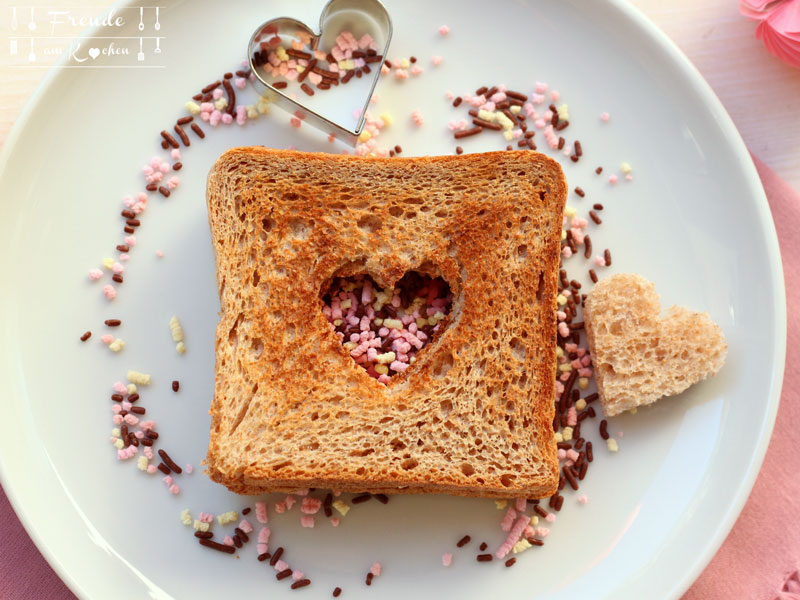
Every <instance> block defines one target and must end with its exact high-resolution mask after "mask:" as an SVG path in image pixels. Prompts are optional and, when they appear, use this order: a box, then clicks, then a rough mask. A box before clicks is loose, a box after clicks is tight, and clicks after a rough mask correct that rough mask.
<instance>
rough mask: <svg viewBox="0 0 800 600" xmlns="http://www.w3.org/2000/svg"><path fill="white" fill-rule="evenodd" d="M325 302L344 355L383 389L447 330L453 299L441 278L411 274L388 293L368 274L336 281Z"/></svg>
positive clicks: (329, 320) (324, 299)
mask: <svg viewBox="0 0 800 600" xmlns="http://www.w3.org/2000/svg"><path fill="white" fill-rule="evenodd" d="M322 299H323V302H324V304H325V305H324V307H323V309H322V312H323V313H324V315H325V317H326V318H327V319H328V322H329V323H330V326H331V328H332V329H333V331H334V332H335V333H336V337H338V338H339V340H340V341H341V342H342V345H343V346H344V348H345V350H347V352H348V353H349V354H350V356H351V358H352V359H353V360H354V361H355V362H356V364H358V365H360V366H361V367H363V368H364V369H366V371H367V373H368V374H369V375H370V376H371V377H375V378H376V379H377V380H378V381H380V382H381V383H384V384H385V383H389V381H390V379H391V377H392V376H394V375H396V374H398V373H402V372H404V371H405V370H406V369H408V367H409V366H411V365H413V364H414V362H415V361H416V358H417V355H418V354H419V353H420V352H421V351H422V350H423V349H424V348H425V347H426V346H427V345H428V344H430V343H431V341H433V339H434V338H435V337H436V336H437V335H438V334H440V333H441V331H440V330H441V329H442V327H443V326H444V327H446V326H447V316H448V314H449V313H450V307H451V306H452V303H453V294H452V292H451V291H450V286H449V285H448V284H447V282H446V281H445V280H444V279H442V278H441V277H436V278H432V277H430V276H428V275H424V274H422V273H419V272H417V271H410V272H408V273H406V274H405V275H404V276H403V277H402V278H401V279H400V280H399V281H398V282H397V283H396V284H395V285H394V286H389V287H387V288H382V287H381V286H380V285H379V284H377V283H376V282H375V280H374V279H373V278H372V277H370V276H369V275H363V274H362V275H354V276H351V277H336V278H335V279H334V280H333V282H331V285H330V288H329V289H328V290H327V292H326V293H325V294H324V295H323V298H322Z"/></svg>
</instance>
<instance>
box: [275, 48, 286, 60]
mask: <svg viewBox="0 0 800 600" xmlns="http://www.w3.org/2000/svg"><path fill="white" fill-rule="evenodd" d="M275 54H276V55H277V56H278V58H279V59H281V60H289V55H288V54H286V48H284V47H283V46H278V47H277V48H275Z"/></svg>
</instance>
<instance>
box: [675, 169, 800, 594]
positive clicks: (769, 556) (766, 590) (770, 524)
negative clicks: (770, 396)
mask: <svg viewBox="0 0 800 600" xmlns="http://www.w3.org/2000/svg"><path fill="white" fill-rule="evenodd" d="M753 162H755V164H756V168H757V169H758V174H759V175H760V176H761V182H762V183H763V185H764V190H765V191H766V192H767V198H768V199H769V205H770V208H771V209H772V218H773V220H774V221H775V229H776V230H777V232H778V241H779V242H780V246H781V254H782V257H783V276H784V278H785V280H786V302H787V306H786V309H787V313H788V319H787V336H786V371H785V375H784V377H783V394H782V396H781V404H780V407H779V408H778V417H777V419H776V421H775V429H774V431H773V433H772V439H771V440H770V443H769V448H768V450H767V455H766V457H765V458H764V464H763V466H762V467H761V472H760V473H759V474H758V479H756V483H755V485H754V486H753V491H752V492H751V493H750V498H749V499H748V500H747V504H745V507H744V510H742V514H741V515H739V519H738V520H737V521H736V524H735V525H734V526H733V529H732V530H731V532H730V534H728V538H727V539H726V540H725V542H724V543H723V545H722V547H721V548H720V549H719V551H718V552H717V554H716V556H714V558H713V559H712V560H711V563H709V565H708V567H706V570H705V571H703V573H702V574H701V575H700V577H699V578H698V579H697V581H696V582H695V583H694V585H693V586H692V587H691V588H690V589H689V591H688V592H687V593H686V594H685V595H684V597H683V600H723V599H725V600H728V599H730V598H747V599H748V600H774V599H776V598H781V600H790V599H791V600H800V594H798V595H797V596H794V597H792V596H791V595H789V594H792V593H793V592H791V591H788V590H791V588H792V586H793V583H792V581H791V578H793V576H794V575H795V574H796V573H797V571H798V569H800V518H798V515H797V513H798V511H800V443H798V441H797V432H796V430H795V425H797V423H800V370H798V368H800V253H798V251H800V194H798V192H797V191H796V190H794V189H792V188H791V187H790V186H789V184H787V183H786V182H785V181H784V180H783V179H781V178H780V177H778V176H777V175H776V174H775V173H774V172H773V171H772V170H771V169H770V168H769V167H768V166H766V165H765V164H764V163H762V162H761V161H760V160H759V159H758V158H756V157H755V156H753ZM787 591H788V592H787ZM781 592H784V594H783V596H781V595H780V594H781ZM795 592H800V589H798V590H796V591H795Z"/></svg>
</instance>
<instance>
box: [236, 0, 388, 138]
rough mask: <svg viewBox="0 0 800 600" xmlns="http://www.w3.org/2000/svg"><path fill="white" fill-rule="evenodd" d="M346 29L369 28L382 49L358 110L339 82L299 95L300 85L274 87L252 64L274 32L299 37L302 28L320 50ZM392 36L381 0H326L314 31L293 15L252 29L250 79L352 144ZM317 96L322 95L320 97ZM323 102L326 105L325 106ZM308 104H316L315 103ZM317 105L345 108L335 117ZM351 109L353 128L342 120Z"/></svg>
mask: <svg viewBox="0 0 800 600" xmlns="http://www.w3.org/2000/svg"><path fill="white" fill-rule="evenodd" d="M344 31H349V32H350V33H352V34H353V35H354V36H355V37H356V38H360V37H361V36H362V35H364V34H369V35H371V36H372V38H373V40H374V41H375V43H376V46H377V48H382V52H381V51H380V50H377V51H378V52H381V59H380V62H374V63H372V64H371V65H370V68H371V73H370V74H369V75H368V76H367V77H371V81H370V80H367V81H369V85H368V87H369V89H368V93H366V96H365V98H364V102H363V106H362V107H361V108H360V111H358V110H356V111H352V109H353V108H355V107H354V106H353V105H352V104H350V105H349V108H348V107H347V106H346V105H345V103H346V100H343V98H342V95H341V92H342V91H343V90H342V89H341V87H342V86H339V87H338V88H337V89H335V90H334V89H331V90H328V91H326V92H324V94H317V95H315V96H313V97H311V96H306V97H305V98H301V96H305V94H304V93H303V92H302V91H300V90H299V89H298V90H297V92H296V93H287V92H288V89H277V88H275V87H273V85H272V84H271V83H270V82H269V81H267V77H268V73H266V72H265V71H264V69H263V68H260V67H259V66H257V64H256V59H257V54H258V53H259V52H261V51H262V50H265V49H267V48H269V40H271V39H274V38H276V36H277V37H280V38H281V39H283V38H284V37H285V38H288V39H297V37H296V35H297V33H302V34H305V35H306V36H307V37H308V38H309V39H310V43H309V44H308V45H309V46H310V48H311V50H312V51H314V50H318V49H319V47H320V45H322V47H323V48H330V47H332V46H333V45H334V44H335V40H336V38H337V36H338V35H339V34H341V33H342V32H344ZM391 39H392V20H391V19H390V18H389V13H388V12H387V10H386V8H385V7H384V6H383V4H381V3H380V2H379V0H330V1H329V2H328V3H327V4H326V5H325V7H324V8H323V9H322V14H321V15H320V18H319V32H318V33H317V32H315V31H314V30H312V29H311V28H310V27H308V26H307V25H306V24H305V23H303V22H301V21H298V20H297V19H293V18H291V17H278V18H275V19H270V20H269V21H267V22H265V23H263V24H262V25H260V26H259V27H258V28H257V29H256V30H255V32H254V33H253V36H252V37H251V38H250V43H249V45H248V48H247V56H248V60H249V62H250V69H251V70H252V72H253V74H254V76H255V78H254V80H253V85H254V86H255V87H256V89H257V90H258V91H259V93H260V94H261V95H262V96H264V97H266V98H267V99H268V100H269V101H270V102H274V103H275V104H277V105H278V106H280V107H282V108H284V109H286V110H288V111H290V112H292V113H294V115H295V116H296V117H298V118H299V119H301V120H304V121H305V122H306V123H308V124H309V125H313V126H315V127H317V128H318V129H321V130H322V131H324V132H325V133H327V134H329V135H333V136H335V137H336V138H337V139H339V140H341V141H343V142H345V143H348V144H350V145H351V146H354V145H355V144H356V142H357V141H358V136H359V135H360V134H361V132H362V131H363V129H364V123H365V115H366V112H367V107H368V106H369V102H370V98H371V97H372V94H373V92H374V91H375V86H376V85H377V83H378V77H380V73H381V68H382V67H383V63H384V61H385V60H386V52H387V51H388V50H389V42H390V41H391ZM362 79H363V78H362ZM347 95H350V96H352V94H344V96H347ZM320 96H326V97H325V98H319V97H320ZM337 96H338V99H337ZM315 98H317V100H315ZM326 103H327V106H325V104H326ZM312 104H313V105H314V107H313V108H312ZM321 108H330V109H331V110H326V112H327V113H329V114H330V113H331V112H336V111H337V108H338V112H339V113H342V111H343V110H344V111H346V114H338V115H337V117H335V118H334V117H333V116H325V115H324V114H322V112H321V110H320V109H321ZM351 113H354V114H355V117H354V119H353V120H354V125H353V126H352V128H350V127H348V126H347V125H346V124H344V123H345V121H346V120H347V115H348V114H351Z"/></svg>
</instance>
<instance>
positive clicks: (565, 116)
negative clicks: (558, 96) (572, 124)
mask: <svg viewBox="0 0 800 600" xmlns="http://www.w3.org/2000/svg"><path fill="white" fill-rule="evenodd" d="M556 112H557V113H558V119H559V120H560V121H569V108H568V107H567V105H566V104H562V105H561V106H557V107H556Z"/></svg>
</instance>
